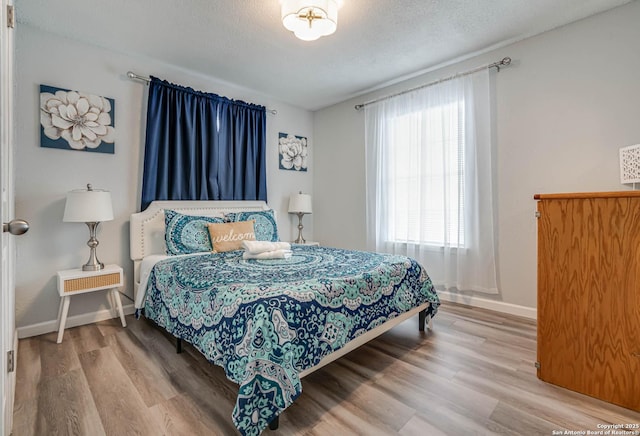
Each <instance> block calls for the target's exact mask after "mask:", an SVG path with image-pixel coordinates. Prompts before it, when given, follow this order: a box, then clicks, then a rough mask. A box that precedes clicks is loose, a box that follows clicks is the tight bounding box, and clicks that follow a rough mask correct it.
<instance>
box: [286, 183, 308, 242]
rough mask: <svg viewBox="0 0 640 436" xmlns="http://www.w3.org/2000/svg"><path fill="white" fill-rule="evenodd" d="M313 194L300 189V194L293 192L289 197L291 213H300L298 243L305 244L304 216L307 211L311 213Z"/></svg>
mask: <svg viewBox="0 0 640 436" xmlns="http://www.w3.org/2000/svg"><path fill="white" fill-rule="evenodd" d="M311 212H312V210H311V196H310V195H309V194H303V193H302V191H300V192H299V193H298V194H293V195H291V197H289V213H295V214H297V215H298V239H296V240H295V241H293V242H295V243H296V244H304V243H305V242H307V241H305V240H304V238H303V237H302V217H303V215H304V214H305V213H311Z"/></svg>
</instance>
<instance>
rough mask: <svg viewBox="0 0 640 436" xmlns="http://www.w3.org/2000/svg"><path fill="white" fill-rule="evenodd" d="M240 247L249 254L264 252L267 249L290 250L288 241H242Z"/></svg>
mask: <svg viewBox="0 0 640 436" xmlns="http://www.w3.org/2000/svg"><path fill="white" fill-rule="evenodd" d="M242 247H244V249H245V251H247V252H248V253H251V254H259V253H265V252H267V251H277V250H291V244H289V243H288V242H269V241H242Z"/></svg>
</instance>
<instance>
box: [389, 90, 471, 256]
mask: <svg viewBox="0 0 640 436" xmlns="http://www.w3.org/2000/svg"><path fill="white" fill-rule="evenodd" d="M388 128H389V137H388V139H389V148H390V150H389V153H388V154H387V156H388V158H389V162H388V171H387V172H386V175H387V177H386V178H385V179H384V180H383V183H384V184H386V185H387V186H386V192H387V193H388V196H389V197H388V199H389V201H390V207H389V208H387V211H388V213H389V214H390V216H388V217H387V220H386V222H387V223H388V228H387V236H388V238H389V241H390V242H400V243H408V244H423V245H433V246H440V247H444V246H447V247H462V246H464V236H465V232H464V219H463V217H464V182H465V178H464V158H465V156H464V137H465V135H464V102H463V101H459V102H456V103H449V104H445V105H440V106H435V107H432V108H429V109H425V110H422V111H418V112H411V113H408V114H405V115H397V116H392V117H390V118H388Z"/></svg>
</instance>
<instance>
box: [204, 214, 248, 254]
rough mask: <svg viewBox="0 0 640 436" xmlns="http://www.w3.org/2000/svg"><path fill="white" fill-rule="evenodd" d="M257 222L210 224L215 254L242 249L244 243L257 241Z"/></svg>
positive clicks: (210, 234)
mask: <svg viewBox="0 0 640 436" xmlns="http://www.w3.org/2000/svg"><path fill="white" fill-rule="evenodd" d="M254 224H255V220H251V221H239V222H235V223H219V224H218V223H216V224H213V223H212V224H208V225H207V227H208V228H209V236H210V237H211V245H212V246H213V252H214V253H222V252H224V251H232V250H240V249H242V241H255V240H256V234H255V232H254Z"/></svg>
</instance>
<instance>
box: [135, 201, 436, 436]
mask: <svg viewBox="0 0 640 436" xmlns="http://www.w3.org/2000/svg"><path fill="white" fill-rule="evenodd" d="M165 210H167V211H175V212H177V213H180V214H184V215H189V216H199V217H212V219H214V217H225V216H228V215H227V214H235V213H238V212H252V213H260V212H261V211H268V210H269V208H268V206H267V204H266V203H265V202H261V201H156V202H153V203H151V205H150V206H149V207H148V208H147V209H146V210H145V211H143V212H140V213H136V214H133V215H132V216H131V221H130V226H131V235H130V237H131V258H132V260H133V261H134V274H135V281H136V287H135V289H136V290H135V304H136V308H137V309H138V310H143V312H144V316H145V317H146V318H148V319H150V320H152V321H153V322H155V323H156V324H157V325H158V326H160V327H162V328H164V329H165V330H167V331H168V332H169V333H170V334H171V335H173V336H175V337H176V338H177V340H178V344H181V342H182V341H183V340H184V341H186V342H189V343H190V344H191V345H193V346H194V347H195V348H196V349H197V350H199V351H200V352H201V353H202V354H203V355H204V356H205V357H206V358H207V360H209V361H210V362H212V363H214V364H216V365H219V366H221V367H222V368H224V370H225V373H226V375H227V377H228V378H229V379H230V380H232V381H234V382H236V383H238V385H239V393H238V397H237V401H236V406H235V409H234V411H233V416H232V419H233V422H234V424H235V426H236V427H237V428H238V430H239V431H240V432H241V433H242V434H244V435H258V434H260V433H261V432H262V430H263V429H265V428H266V427H267V426H269V427H270V428H272V429H273V428H277V422H278V421H277V418H278V416H279V415H280V413H282V411H284V410H285V409H286V408H287V407H288V406H289V405H290V404H292V403H293V401H295V399H296V398H297V397H298V396H299V395H300V394H301V392H302V384H301V379H302V378H304V377H305V376H307V375H309V374H311V373H312V372H314V371H316V370H317V369H319V368H321V367H323V366H325V365H327V364H328V363H330V362H332V361H334V360H335V359H337V358H339V357H341V356H343V355H344V354H346V353H348V352H349V351H351V350H353V349H355V348H357V347H358V346H360V345H362V344H364V343H366V342H368V341H370V340H371V339H373V338H375V337H377V336H379V335H380V334H382V333H384V332H385V331H387V330H389V329H391V328H392V327H394V326H396V325H397V324H399V323H401V322H403V321H405V320H406V319H408V318H410V317H413V316H416V315H418V326H419V329H420V330H424V328H425V324H428V325H429V327H430V328H431V318H432V317H433V315H435V313H436V311H437V308H438V305H439V300H438V297H437V295H436V293H435V291H434V288H433V286H432V284H431V280H430V279H429V277H428V275H427V273H426V271H425V270H424V268H422V267H421V266H420V265H419V264H418V263H417V262H415V261H414V260H412V259H409V258H406V257H402V256H395V255H387V254H380V253H367V252H362V251H352V250H341V249H335V248H327V247H315V246H305V245H292V252H293V254H292V256H291V257H290V258H288V259H270V260H245V259H243V257H242V251H229V252H225V253H210V252H200V253H192V254H183V255H171V256H170V255H167V254H166V252H167V249H168V248H167V247H168V245H170V244H167V243H166V242H165ZM167 213H173V212H167ZM274 224H275V221H274ZM256 228H257V224H256Z"/></svg>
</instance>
